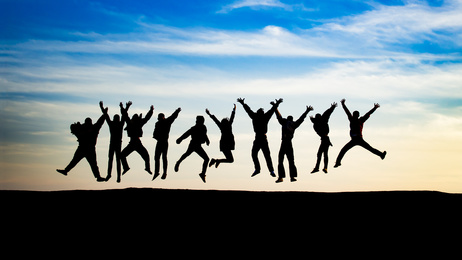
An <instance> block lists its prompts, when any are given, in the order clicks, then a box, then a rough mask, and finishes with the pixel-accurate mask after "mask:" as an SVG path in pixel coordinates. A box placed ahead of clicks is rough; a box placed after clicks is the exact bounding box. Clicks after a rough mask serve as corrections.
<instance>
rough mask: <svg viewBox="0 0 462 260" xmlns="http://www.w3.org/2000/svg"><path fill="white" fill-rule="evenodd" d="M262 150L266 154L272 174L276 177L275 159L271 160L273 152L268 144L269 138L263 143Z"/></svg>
mask: <svg viewBox="0 0 462 260" xmlns="http://www.w3.org/2000/svg"><path fill="white" fill-rule="evenodd" d="M262 151H263V155H264V156H265V160H266V166H267V167H268V170H269V172H270V173H271V176H273V177H276V175H274V168H273V161H272V160H271V152H270V149H269V146H268V140H266V139H265V140H264V142H263V143H262Z"/></svg>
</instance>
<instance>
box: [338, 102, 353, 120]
mask: <svg viewBox="0 0 462 260" xmlns="http://www.w3.org/2000/svg"><path fill="white" fill-rule="evenodd" d="M340 103H342V107H343V110H345V113H346V114H347V116H348V119H350V118H351V117H352V116H351V113H350V110H348V108H347V106H346V105H345V99H342V100H340Z"/></svg>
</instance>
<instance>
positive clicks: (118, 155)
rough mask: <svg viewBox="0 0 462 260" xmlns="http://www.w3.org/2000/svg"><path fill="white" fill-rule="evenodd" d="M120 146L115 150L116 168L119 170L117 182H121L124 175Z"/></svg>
mask: <svg viewBox="0 0 462 260" xmlns="http://www.w3.org/2000/svg"><path fill="white" fill-rule="evenodd" d="M120 145H122V143H120ZM120 145H119V146H118V147H117V148H115V156H116V168H117V182H120V181H121V179H120V176H121V175H122V171H121V167H120V166H121V163H120V154H121V151H120V149H121V147H120Z"/></svg>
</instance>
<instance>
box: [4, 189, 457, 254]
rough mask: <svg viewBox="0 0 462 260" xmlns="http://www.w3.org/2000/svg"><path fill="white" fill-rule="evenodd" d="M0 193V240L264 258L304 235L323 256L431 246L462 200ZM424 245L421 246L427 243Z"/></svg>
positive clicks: (396, 194) (453, 222)
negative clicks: (0, 234)
mask: <svg viewBox="0 0 462 260" xmlns="http://www.w3.org/2000/svg"><path fill="white" fill-rule="evenodd" d="M0 198H1V201H2V211H1V212H2V217H1V219H2V220H3V226H4V227H8V228H7V229H6V234H4V236H6V237H10V238H11V239H10V240H9V242H10V243H14V244H16V243H23V244H24V241H23V240H24V239H25V238H28V239H29V240H31V241H32V243H39V244H40V243H43V244H46V247H49V246H51V247H57V246H68V245H80V244H91V245H92V246H89V247H88V248H92V249H93V246H100V247H102V248H104V246H103V245H105V246H109V247H113V248H114V249H116V248H117V246H122V247H123V246H124V245H125V243H131V244H132V245H133V244H134V245H135V246H136V245H138V243H140V242H141V241H144V240H145V239H146V241H144V242H146V243H148V244H149V245H150V246H151V245H152V244H153V241H152V240H151V239H155V240H156V241H160V243H161V244H156V246H155V247H154V248H156V249H157V250H160V249H161V248H162V245H163V246H166V245H167V246H170V247H172V246H175V245H178V244H183V245H184V244H186V245H189V248H191V246H192V248H194V250H197V249H198V248H199V249H202V248H203V246H204V245H206V247H208V248H213V247H214V246H218V247H221V248H223V247H226V250H228V251H229V250H231V249H232V250H231V251H229V252H235V250H237V249H240V248H242V247H243V246H244V249H243V251H242V252H246V251H247V250H245V249H249V248H253V246H255V245H257V244H258V245H260V246H259V247H258V248H256V249H255V248H254V249H255V250H257V251H258V252H266V253H267V254H268V253H270V252H273V250H274V249H276V248H277V246H278V244H279V243H281V242H283V243H289V245H286V247H285V248H291V247H293V243H297V248H299V249H301V248H313V245H312V244H311V242H308V241H316V242H317V243H318V245H319V244H321V245H323V246H324V247H326V246H327V248H329V249H326V251H325V252H327V253H335V252H338V250H339V249H337V247H334V248H331V246H332V243H335V244H337V245H341V246H343V251H342V250H340V251H341V252H342V254H343V252H346V251H348V250H350V251H351V250H353V251H354V252H363V251H364V250H365V248H370V247H372V248H374V247H375V248H377V247H379V248H380V249H376V250H378V251H377V252H382V251H383V252H385V251H389V250H390V248H391V249H395V250H396V251H401V250H398V249H401V248H402V247H405V248H407V249H408V247H409V244H415V243H416V239H417V241H421V242H425V243H427V244H430V245H431V243H432V242H434V241H440V240H441V238H444V237H454V235H458V234H459V231H458V229H460V227H461V224H460V223H461V217H460V216H461V214H460V207H461V205H462V194H449V193H442V192H435V191H383V192H338V193H321V192H255V191H219V190H170V189H151V188H127V189H116V190H76V191H0ZM44 234H48V235H44ZM47 237H49V238H50V239H51V241H52V242H50V240H49V239H48V238H47ZM114 238H117V240H115V239H114ZM411 238H412V239H411ZM358 239H359V240H358ZM70 241H73V242H72V243H71V242H70ZM88 241H92V242H91V243H89V242H88ZM262 241H265V242H264V243H263V245H264V246H261V245H262V243H261V242H262ZM79 243H80V244H79ZM101 243H103V245H102V244H101ZM418 245H419V249H418V251H419V252H420V251H422V244H420V243H418ZM432 246H433V245H431V246H430V247H429V248H431V247H432ZM423 249H425V246H424V248H423ZM175 250H176V251H177V250H180V251H178V252H182V251H181V249H175ZM175 250H174V251H175ZM345 250H346V251H345ZM355 250H357V251H355ZM116 251H117V250H116ZM212 251H214V250H212ZM228 251H226V252H228ZM353 251H352V252H353ZM188 252H189V251H188ZM200 252H202V251H200ZM236 252H241V251H236ZM412 252H413V251H412ZM259 254H260V253H259ZM270 254H271V253H270Z"/></svg>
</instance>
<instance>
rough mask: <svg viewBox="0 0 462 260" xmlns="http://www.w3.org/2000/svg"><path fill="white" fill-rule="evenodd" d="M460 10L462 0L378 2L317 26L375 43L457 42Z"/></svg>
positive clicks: (461, 29)
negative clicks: (430, 3)
mask: <svg viewBox="0 0 462 260" xmlns="http://www.w3.org/2000/svg"><path fill="white" fill-rule="evenodd" d="M461 12H462V2H461V1H447V2H445V4H444V5H443V6H441V7H431V6H428V5H427V4H425V3H414V2H411V3H408V4H406V5H403V6H385V5H375V9H374V10H372V11H368V12H365V13H362V14H359V15H353V16H347V17H343V18H339V19H334V20H332V21H330V22H327V23H325V24H324V25H322V26H320V27H318V28H316V30H320V31H328V32H335V31H337V32H343V33H345V34H347V35H351V36H356V37H361V38H363V39H365V40H366V41H368V42H370V43H375V44H381V43H389V42H420V41H422V40H430V41H437V42H439V41H451V42H454V43H457V41H458V39H459V38H460V37H456V38H454V35H453V34H454V33H456V34H461V33H462V16H461V15H460V14H461ZM444 32H449V33H450V34H451V36H447V35H445V33H444Z"/></svg>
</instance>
